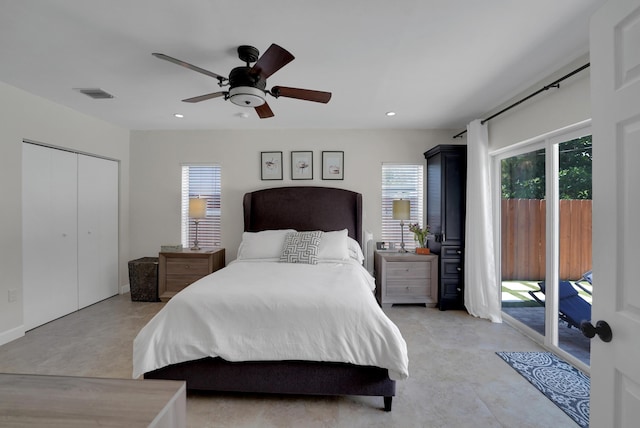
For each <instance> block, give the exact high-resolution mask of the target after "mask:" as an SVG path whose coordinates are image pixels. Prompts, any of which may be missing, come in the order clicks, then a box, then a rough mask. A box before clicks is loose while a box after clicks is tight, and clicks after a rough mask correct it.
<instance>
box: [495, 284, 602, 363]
mask: <svg viewBox="0 0 640 428" xmlns="http://www.w3.org/2000/svg"><path fill="white" fill-rule="evenodd" d="M576 282H579V284H580V286H577V285H575V284H576ZM571 284H572V285H573V287H574V288H575V289H576V290H577V291H578V295H579V296H580V297H581V298H583V299H584V300H585V301H587V302H588V303H589V304H591V294H589V293H590V292H591V291H592V286H591V284H589V283H588V282H587V281H571ZM580 287H583V288H584V289H586V290H587V291H584V290H583V289H582V288H580ZM539 289H540V287H539V286H538V282H537V281H503V282H502V310H503V312H505V313H506V314H508V315H510V316H512V317H513V318H515V319H517V320H518V321H520V322H522V323H523V324H525V325H527V326H528V327H530V328H532V329H533V330H535V331H537V332H538V333H540V334H544V307H543V306H541V305H540V304H539V303H538V302H536V301H535V300H534V299H533V297H532V296H531V295H530V294H529V291H536V290H539ZM536 296H537V297H538V298H539V299H540V300H542V301H544V294H542V293H536ZM590 344H591V342H590V340H589V339H588V338H586V337H585V336H584V335H583V334H582V332H581V331H580V330H578V329H577V328H574V327H569V326H568V325H567V323H566V322H564V321H562V320H559V325H558V345H559V347H560V348H561V349H563V350H565V351H567V352H569V353H570V354H572V355H574V356H575V357H576V358H578V359H580V360H581V361H582V362H584V363H585V364H590V346H591V345H590Z"/></svg>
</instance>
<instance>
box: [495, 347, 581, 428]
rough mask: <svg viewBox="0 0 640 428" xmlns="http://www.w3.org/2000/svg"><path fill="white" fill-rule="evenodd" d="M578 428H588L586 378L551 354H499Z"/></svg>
mask: <svg viewBox="0 0 640 428" xmlns="http://www.w3.org/2000/svg"><path fill="white" fill-rule="evenodd" d="M496 354H498V356H500V357H501V358H502V359H503V360H505V361H506V362H507V364H509V365H510V366H511V367H513V368H514V369H515V370H516V371H517V372H518V373H520V374H521V375H522V376H523V377H524V378H525V379H527V380H528V381H529V382H531V384H532V385H533V386H535V387H536V388H538V390H540V392H542V393H543V394H544V395H546V396H547V398H548V399H549V400H551V401H553V402H554V403H555V404H556V406H558V407H560V408H561V409H562V410H563V411H564V412H565V413H566V414H567V415H569V416H570V417H571V418H572V419H573V420H574V421H575V422H576V423H577V424H578V425H579V426H581V427H588V426H589V391H590V389H591V380H590V379H589V377H588V376H587V375H585V374H584V373H582V372H581V371H580V370H578V369H576V368H575V367H573V366H572V365H571V364H569V363H567V362H565V361H562V360H561V359H559V358H558V357H556V356H555V355H554V354H552V353H550V352H496Z"/></svg>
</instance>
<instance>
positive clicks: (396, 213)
mask: <svg viewBox="0 0 640 428" xmlns="http://www.w3.org/2000/svg"><path fill="white" fill-rule="evenodd" d="M393 219H394V220H400V237H401V242H400V250H399V252H400V253H407V252H408V251H407V250H405V249H404V221H405V220H409V219H411V201H409V200H408V199H394V201H393Z"/></svg>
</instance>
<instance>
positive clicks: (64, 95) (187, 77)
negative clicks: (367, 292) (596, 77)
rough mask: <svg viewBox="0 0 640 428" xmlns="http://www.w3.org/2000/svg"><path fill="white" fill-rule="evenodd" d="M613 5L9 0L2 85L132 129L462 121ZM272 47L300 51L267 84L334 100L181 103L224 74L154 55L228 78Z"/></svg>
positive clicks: (595, 0) (503, 96) (567, 1)
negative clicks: (264, 105)
mask: <svg viewBox="0 0 640 428" xmlns="http://www.w3.org/2000/svg"><path fill="white" fill-rule="evenodd" d="M603 2H604V0H483V1H481V0H393V1H388V0H387V1H381V0H323V1H304V0H271V1H264V0H262V1H257V0H243V1H232V0H135V1H131V0H109V1H104V0H22V1H15V0H0V58H1V60H0V81H3V82H5V83H8V84H9V85H12V86H16V87H18V88H21V89H24V90H26V91H28V92H30V93H33V94H36V95H39V96H41V97H43V98H46V99H49V100H51V101H54V102H56V103H59V104H62V105H65V106H68V107H70V108H72V109H75V110H78V111H81V112H83V113H86V114H88V115H91V116H95V117H98V118H101V119H103V120H105V121H108V122H111V123H114V124H116V125H119V126H122V127H124V128H128V129H290V128H297V129H313V128H329V129H347V128H351V129H370V128H379V129H383V128H393V129H401V128H404V129H434V128H443V129H459V128H463V127H464V126H465V124H466V123H467V122H469V121H470V120H472V119H475V118H478V117H482V116H483V115H485V114H486V113H487V112H488V111H489V110H491V109H493V108H494V107H496V106H497V105H499V104H501V103H504V102H506V101H507V100H509V99H510V98H512V97H514V96H515V95H517V94H518V93H519V92H521V91H523V90H524V89H526V88H527V87H529V86H530V85H532V84H533V83H535V82H537V81H539V80H540V79H543V78H545V77H546V76H548V75H549V74H551V73H552V72H555V71H556V70H558V69H559V68H561V67H562V66H564V65H566V64H568V63H569V62H571V61H572V60H575V59H576V58H578V57H580V56H581V55H584V54H585V53H587V52H588V24H589V17H590V16H591V14H592V13H593V12H594V11H595V9H596V8H597V7H598V6H599V5H600V4H602V3H603ZM271 43H276V44H279V45H280V46H282V47H284V48H285V49H287V50H289V51H290V52H291V53H292V54H293V55H294V56H295V57H296V59H295V60H294V61H293V62H291V63H290V64H288V65H287V66H285V67H284V68H282V69H281V70H280V71H278V72H277V73H275V74H274V75H273V76H271V77H270V78H269V81H268V83H267V87H268V88H271V87H272V86H275V85H281V86H292V87H298V88H306V89H317V90H323V91H330V92H332V93H333V97H332V99H331V101H330V102H329V104H326V105H325V104H319V103H313V102H306V101H300V100H294V99H288V98H279V99H274V98H271V97H269V98H268V102H269V105H270V106H271V109H272V110H273V112H274V113H275V117H273V118H270V119H259V118H258V117H257V115H256V114H255V112H254V111H253V109H246V108H242V107H238V106H235V105H233V104H232V103H231V102H229V101H224V100H223V99H222V98H217V99H212V100H208V101H204V102H201V103H197V104H187V103H183V102H181V101H180V100H182V99H184V98H188V97H193V96H197V95H202V94H206V93H209V92H215V91H217V90H219V88H218V86H217V81H216V80H215V79H213V78H211V77H208V76H205V75H203V74H200V73H196V72H194V71H191V70H188V69H186V68H183V67H179V66H177V65H175V64H171V63H169V62H166V61H162V60H159V59H157V58H155V57H153V56H152V55H151V53H152V52H161V53H164V54H166V55H170V56H173V57H176V58H179V59H181V60H183V61H186V62H189V63H191V64H194V65H197V66H199V67H202V68H204V69H207V70H210V71H213V72H214V73H217V74H221V75H227V74H228V73H229V71H230V70H231V69H232V68H233V67H236V66H239V65H243V63H242V62H241V61H240V60H239V59H238V57H237V53H236V48H237V46H238V45H242V44H248V45H253V46H255V47H257V48H258V49H259V50H260V52H264V51H265V50H266V49H267V47H269V45H270V44H271ZM73 88H101V89H103V90H105V91H107V92H109V93H111V94H113V95H114V96H115V98H114V99H109V100H93V99H91V98H89V97H87V96H85V95H82V94H80V93H79V92H77V91H74V90H73ZM389 110H393V111H396V112H397V115H396V116H395V117H392V118H388V117H386V116H385V112H387V111H389ZM177 112H179V113H183V114H184V115H185V118H184V119H176V118H174V117H173V114H174V113H177ZM242 112H248V113H249V117H248V118H242V117H241V113H242Z"/></svg>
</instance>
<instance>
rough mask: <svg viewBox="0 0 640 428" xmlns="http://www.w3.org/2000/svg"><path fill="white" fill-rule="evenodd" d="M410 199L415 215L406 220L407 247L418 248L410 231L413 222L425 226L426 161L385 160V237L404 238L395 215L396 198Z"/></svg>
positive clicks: (383, 184) (390, 238)
mask: <svg viewBox="0 0 640 428" xmlns="http://www.w3.org/2000/svg"><path fill="white" fill-rule="evenodd" d="M400 198H402V199H408V200H409V201H410V202H411V219H410V220H405V226H404V243H405V248H407V249H409V250H410V249H414V248H415V247H416V243H415V241H414V240H413V234H412V233H411V232H409V224H410V223H419V224H420V225H421V226H424V221H423V218H424V217H423V216H424V214H423V213H424V165H422V164H392V163H383V164H382V240H383V241H385V242H400V241H401V230H400V221H399V220H394V219H393V200H394V199H400Z"/></svg>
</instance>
